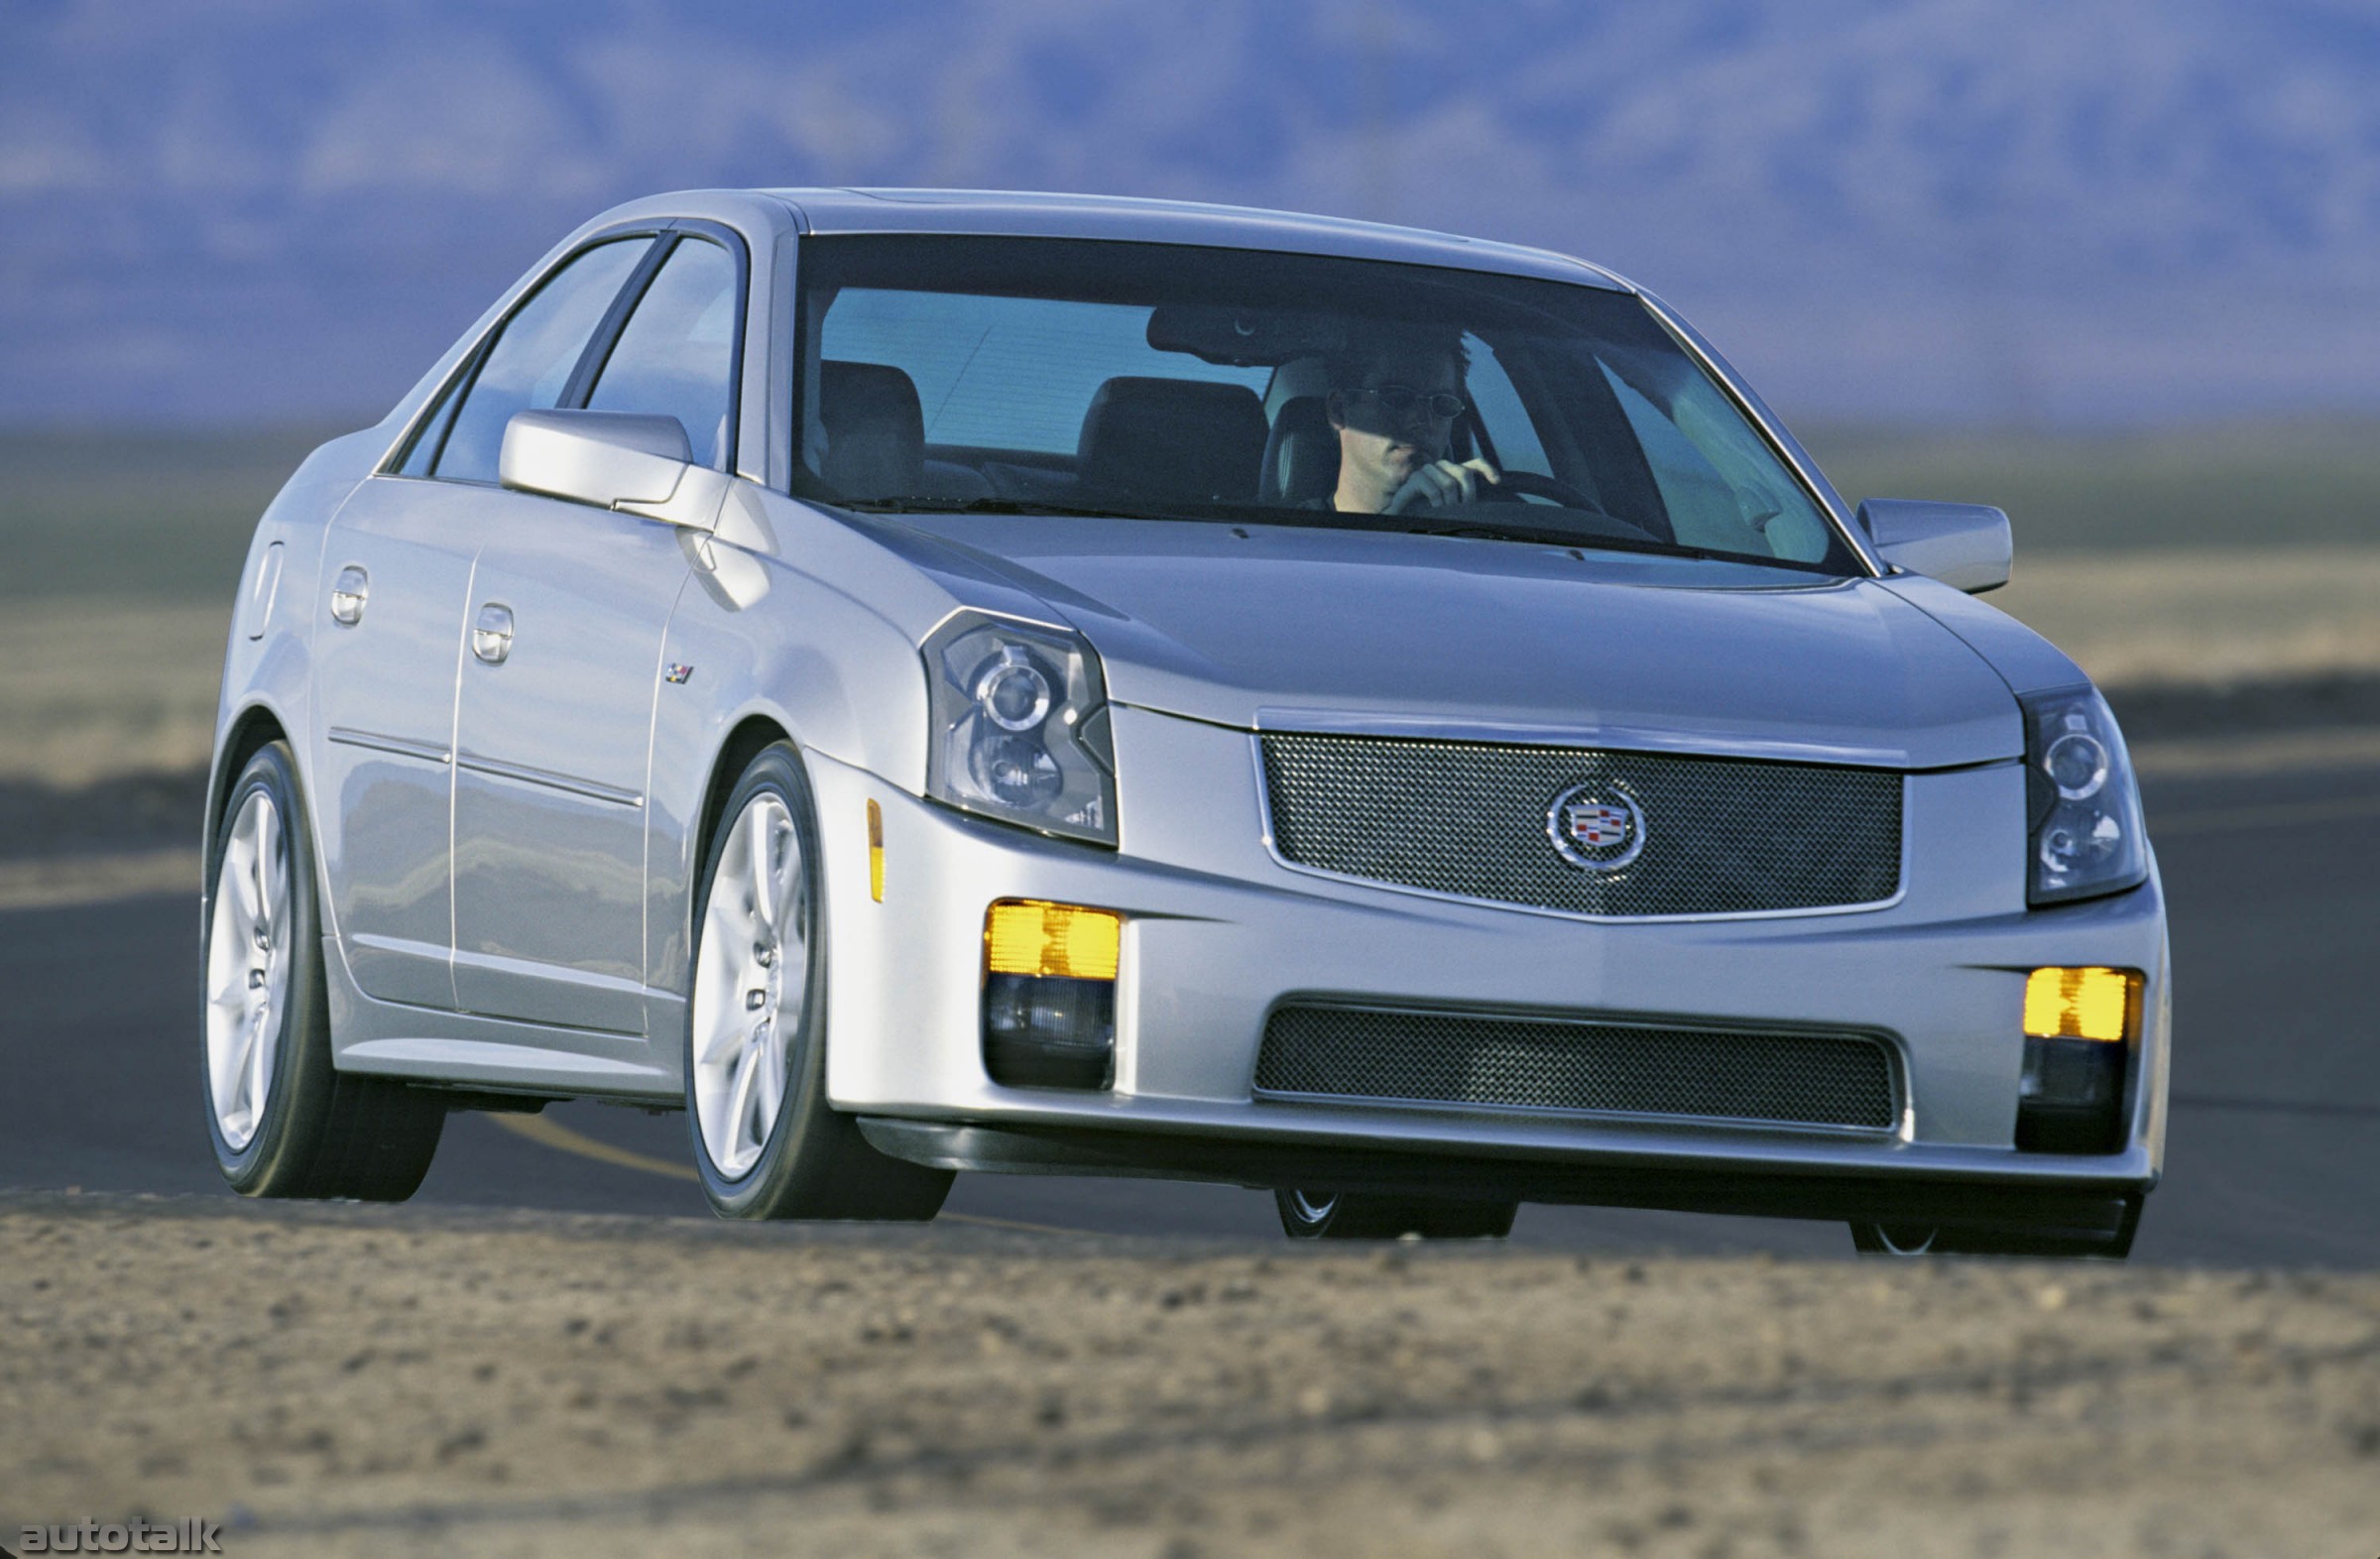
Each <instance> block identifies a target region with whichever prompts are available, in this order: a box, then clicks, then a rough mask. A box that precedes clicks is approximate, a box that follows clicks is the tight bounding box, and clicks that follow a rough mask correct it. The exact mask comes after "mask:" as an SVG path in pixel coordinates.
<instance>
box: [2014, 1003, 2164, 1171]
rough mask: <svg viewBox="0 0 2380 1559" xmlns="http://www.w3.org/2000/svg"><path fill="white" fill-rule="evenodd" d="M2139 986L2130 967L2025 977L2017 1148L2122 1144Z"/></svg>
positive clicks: (2081, 1149)
mask: <svg viewBox="0 0 2380 1559" xmlns="http://www.w3.org/2000/svg"><path fill="white" fill-rule="evenodd" d="M2140 990H2141V979H2140V976H2139V975H2137V974H2135V973H2133V972H2131V971H2130V970H2125V969H2096V968H2089V969H2036V970H2034V971H2033V973H2032V974H2031V975H2030V976H2029V977H2028V978H2027V979H2026V981H2025V1066H2024V1073H2023V1076H2022V1077H2021V1078H2020V1079H2019V1081H2018V1083H2017V1108H2016V1145H2017V1146H2018V1147H2020V1148H2023V1149H2025V1150H2026V1151H2029V1152H2044V1153H2110V1152H2114V1151H2115V1150H2117V1149H2118V1148H2120V1147H2122V1146H2123V1145H2124V1139H2125V1136H2126V1133H2125V1114H2124V1077H2125V1073H2126V1072H2127V1070H2128V1069H2129V1066H2130V1063H2131V1054H2132V1044H2131V1041H2132V1040H2133V1039H2135V1038H2137V1037H2138V1035H2139V1031H2140Z"/></svg>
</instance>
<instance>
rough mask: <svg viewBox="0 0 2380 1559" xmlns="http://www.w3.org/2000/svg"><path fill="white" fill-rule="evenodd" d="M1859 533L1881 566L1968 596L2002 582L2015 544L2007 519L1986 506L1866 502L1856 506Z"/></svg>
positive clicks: (1898, 500)
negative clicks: (1871, 545) (1887, 565)
mask: <svg viewBox="0 0 2380 1559" xmlns="http://www.w3.org/2000/svg"><path fill="white" fill-rule="evenodd" d="M1859 528H1860V529H1861V530H1862V531H1865V532H1866V533H1867V534H1868V537H1869V538H1870V539H1871V540H1873V541H1874V542H1875V543H1876V555H1877V556H1879V557H1881V558H1883V559H1884V561H1885V562H1887V563H1891V564H1895V565H1897V566H1899V567H1902V568H1906V569H1908V570H1909V571H1910V572H1911V573H1913V574H1924V575H1925V576H1926V577H1927V578H1929V579H1939V580H1941V581H1942V582H1943V583H1944V584H1947V585H1949V586H1951V587H1952V588H1953V589H1957V590H1964V591H1965V592H1966V593H1967V594H1968V595H1981V594H1982V593H1983V592H1984V591H1986V590H1997V589H1998V588H1999V587H2000V586H2002V585H2004V584H2006V583H2007V582H2008V566H2009V562H2010V559H2011V556H2012V554H2013V553H2014V551H2015V541H2014V539H2013V538H2012V537H2011V536H2010V534H2009V530H2008V516H2007V515H2006V514H2004V513H2003V512H2001V511H2000V510H1997V509H1994V508H1992V507H1991V506H1989V505H1988V504H1930V503H1924V502H1921V501H1919V500H1917V499H1910V498H1870V499H1868V500H1866V501H1865V502H1863V503H1861V504H1860V506H1859Z"/></svg>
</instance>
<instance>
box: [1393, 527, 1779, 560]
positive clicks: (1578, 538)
mask: <svg viewBox="0 0 2380 1559" xmlns="http://www.w3.org/2000/svg"><path fill="white" fill-rule="evenodd" d="M1623 523H1624V522H1623ZM1410 534H1411V535H1413V536H1448V537H1455V538H1458V539H1460V540H1475V541H1541V542H1543V543H1544V544H1546V545H1548V546H1568V547H1576V548H1580V549H1582V550H1591V551H1598V552H1645V553H1649V554H1651V555H1654V556H1657V557H1696V558H1704V559H1707V560H1709V561H1712V562H1722V563H1725V562H1735V563H1758V562H1767V561H1770V559H1767V558H1760V557H1752V556H1749V555H1747V554H1745V553H1742V552H1723V551H1719V550H1717V549H1716V548H1713V547H1708V546H1689V545H1688V544H1686V543H1685V542H1684V541H1664V540H1659V539H1658V538H1655V537H1650V536H1647V537H1641V538H1640V537H1633V536H1612V535H1609V534H1607V533H1603V532H1594V531H1589V532H1585V533H1581V532H1578V531H1565V530H1560V529H1557V528H1556V527H1553V526H1544V525H1450V526H1416V527H1414V528H1413V530H1412V531H1411V532H1410Z"/></svg>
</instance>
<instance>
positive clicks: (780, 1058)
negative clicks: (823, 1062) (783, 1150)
mask: <svg viewBox="0 0 2380 1559" xmlns="http://www.w3.org/2000/svg"><path fill="white" fill-rule="evenodd" d="M764 1032H765V1033H766V1035H767V1037H766V1038H765V1039H763V1040H762V1042H761V1044H760V1047H759V1051H758V1053H757V1054H755V1055H754V1056H753V1058H752V1064H753V1065H754V1066H755V1067H756V1068H758V1069H759V1071H760V1074H761V1076H760V1081H759V1082H757V1083H755V1084H754V1085H753V1102H754V1106H755V1128H754V1131H753V1134H752V1135H753V1139H754V1140H755V1141H756V1142H766V1141H767V1140H768V1139H769V1133H770V1131H771V1130H772V1129H773V1127H774V1126H775V1125H776V1112H777V1108H778V1107H779V1106H780V1105H782V1104H783V1103H784V1102H785V1047H784V1045H783V1044H781V1043H780V1042H778V1039H777V1030H776V1027H775V1025H774V1024H772V1025H771V1026H770V1027H769V1028H767V1029H766V1030H764Z"/></svg>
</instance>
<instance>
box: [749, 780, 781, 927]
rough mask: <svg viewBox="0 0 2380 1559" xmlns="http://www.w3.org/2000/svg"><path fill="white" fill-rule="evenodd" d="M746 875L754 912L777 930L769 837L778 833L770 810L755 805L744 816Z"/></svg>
mask: <svg viewBox="0 0 2380 1559" xmlns="http://www.w3.org/2000/svg"><path fill="white" fill-rule="evenodd" d="M744 815H745V817H746V818H747V819H749V821H748V822H747V823H746V825H745V834H744V837H745V841H746V842H745V852H746V859H745V868H744V869H745V872H746V874H747V877H746V881H747V883H748V885H749V888H750V892H751V894H752V912H753V914H754V916H755V917H756V918H757V919H759V921H760V922H761V924H762V925H764V926H766V927H768V928H769V929H770V930H772V931H773V930H775V929H776V897H775V895H774V894H773V892H771V887H772V879H773V875H774V874H773V871H772V869H771V866H770V853H771V852H770V845H771V843H772V840H771V838H770V836H771V835H772V834H773V832H774V831H775V830H774V829H773V828H772V827H771V826H770V821H771V819H770V816H769V808H768V807H767V806H765V805H759V804H755V805H753V806H751V807H748V808H747V809H746V810H745V813H744Z"/></svg>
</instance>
